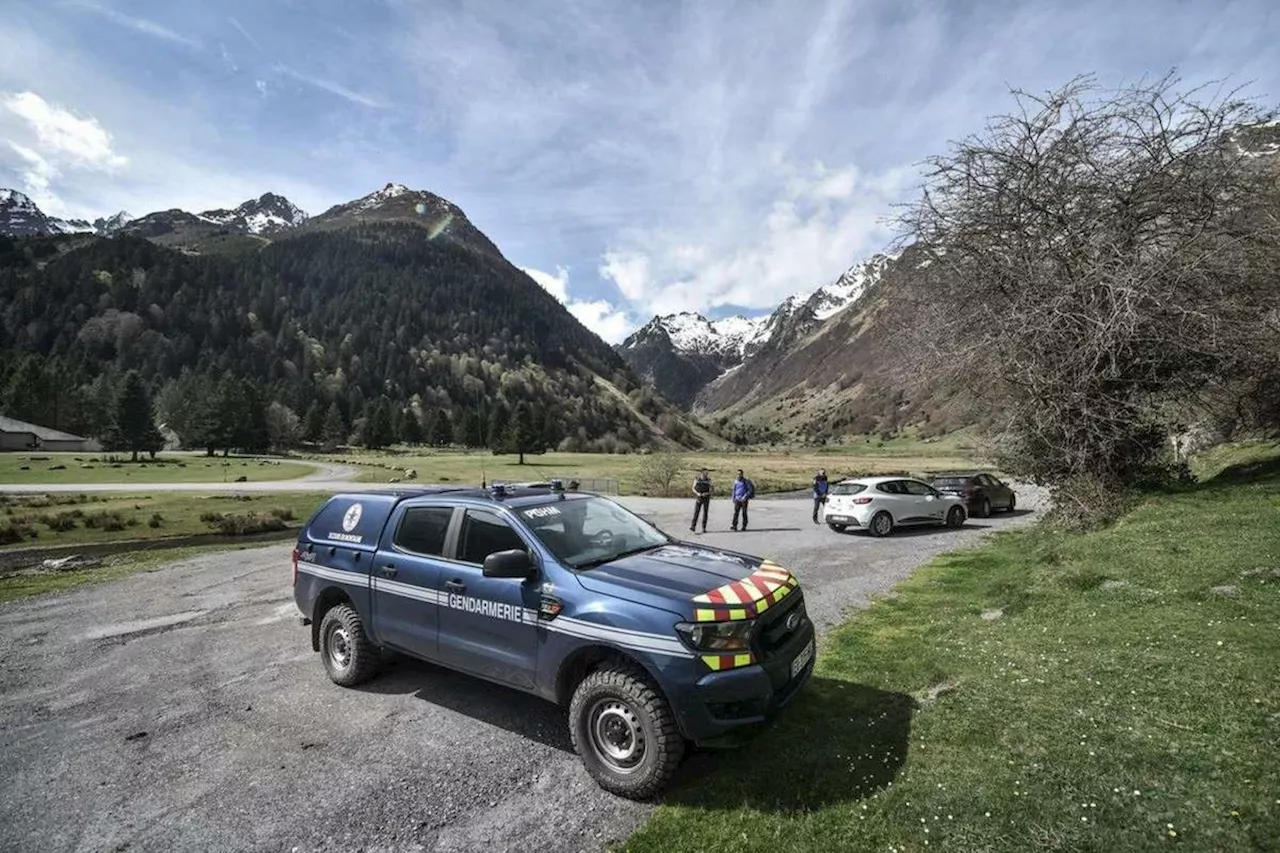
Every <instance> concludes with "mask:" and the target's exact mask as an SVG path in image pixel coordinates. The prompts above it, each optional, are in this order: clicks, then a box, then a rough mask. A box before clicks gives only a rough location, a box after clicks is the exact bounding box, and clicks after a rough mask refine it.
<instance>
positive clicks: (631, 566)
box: [578, 543, 763, 616]
mask: <svg viewBox="0 0 1280 853" xmlns="http://www.w3.org/2000/svg"><path fill="white" fill-rule="evenodd" d="M762 562H763V561H762V560H760V558H758V557H749V556H747V555H745V554H735V553H733V552H730V551H721V550H719V549H715V548H700V547H698V546H696V545H688V544H683V543H681V544H672V545H662V546H660V547H658V548H655V549H653V550H652V551H645V552H644V553H643V554H634V555H632V556H630V557H622V558H621V559H618V560H614V561H613V562H612V563H605V564H604V565H601V566H596V567H595V568H592V569H589V570H587V571H584V572H581V573H580V574H579V575H578V580H579V581H580V582H581V583H582V585H583V586H584V587H586V588H587V589H589V590H591V591H592V592H597V593H601V594H603V595H610V596H613V597H615V598H621V599H625V600H627V601H633V602H635V603H637V604H644V605H648V606H650V607H657V608H660V609H663V610H669V611H673V612H675V613H679V614H681V615H685V616H687V615H689V614H690V613H692V611H693V607H694V602H693V599H694V597H695V596H699V595H702V594H704V593H706V592H709V591H710V590H713V589H716V588H718V587H721V586H723V585H724V584H726V583H730V582H732V581H739V580H742V579H743V578H745V577H747V576H749V575H751V574H752V573H753V572H755V571H756V570H757V569H759V568H760V566H761V563H762ZM704 606H705V605H704Z"/></svg>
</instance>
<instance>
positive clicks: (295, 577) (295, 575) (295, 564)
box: [293, 548, 298, 586]
mask: <svg viewBox="0 0 1280 853" xmlns="http://www.w3.org/2000/svg"><path fill="white" fill-rule="evenodd" d="M293 585H294V586H297V585H298V549H297V548H294V549H293Z"/></svg>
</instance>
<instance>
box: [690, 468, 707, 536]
mask: <svg viewBox="0 0 1280 853" xmlns="http://www.w3.org/2000/svg"><path fill="white" fill-rule="evenodd" d="M710 507H711V475H710V474H708V473H707V469H706V468H703V469H702V471H701V473H699V474H698V479H696V480H694V481H693V523H692V524H690V525H689V529H690V530H691V531H693V532H694V533H697V532H698V514H699V513H701V514H702V532H703V533H706V532H707V512H708V510H709V509H710Z"/></svg>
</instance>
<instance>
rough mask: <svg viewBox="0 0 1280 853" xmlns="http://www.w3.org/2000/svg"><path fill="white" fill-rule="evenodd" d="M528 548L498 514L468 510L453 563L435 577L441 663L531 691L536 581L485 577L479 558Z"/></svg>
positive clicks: (533, 666) (458, 535)
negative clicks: (437, 591)
mask: <svg viewBox="0 0 1280 853" xmlns="http://www.w3.org/2000/svg"><path fill="white" fill-rule="evenodd" d="M515 548H521V549H525V550H530V548H529V544H528V543H527V542H525V541H524V539H522V538H521V537H520V534H518V533H517V532H516V531H515V529H514V528H513V527H512V526H511V525H510V524H509V523H508V522H507V521H506V520H505V519H503V518H502V517H501V516H500V515H498V514H497V513H494V512H490V511H488V510H482V509H467V510H465V511H464V514H463V516H462V521H461V524H460V525H459V526H458V534H457V540H456V543H455V546H454V560H453V561H452V562H451V563H449V564H447V565H446V566H444V567H443V571H442V573H441V575H440V581H441V584H440V593H441V597H440V604H441V607H440V659H441V661H442V662H443V663H445V664H446V665H448V666H452V667H455V668H457V669H460V670H463V671H466V672H472V673H475V674H476V675H482V676H484V677H486V678H491V679H494V680H495V681H500V682H503V683H506V684H510V685H513V686H515V687H526V688H527V687H532V686H533V685H534V676H535V672H536V664H537V626H538V619H537V608H538V596H539V592H538V590H539V586H538V582H537V581H536V580H531V581H521V580H517V579H513V578H486V577H485V576H484V573H483V571H482V566H483V563H484V558H485V557H487V556H489V555H490V554H492V553H495V552H497V551H510V550H512V549H515Z"/></svg>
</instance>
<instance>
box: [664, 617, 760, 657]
mask: <svg viewBox="0 0 1280 853" xmlns="http://www.w3.org/2000/svg"><path fill="white" fill-rule="evenodd" d="M755 624H756V621H755V620H754V619H743V620H739V621H736V622H681V623H680V624H679V625H676V632H677V633H678V634H679V635H680V637H681V638H682V639H683V640H684V641H685V642H686V643H688V644H689V646H690V647H691V648H693V649H695V650H697V651H700V652H745V651H750V649H751V629H752V628H754V627H755Z"/></svg>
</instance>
